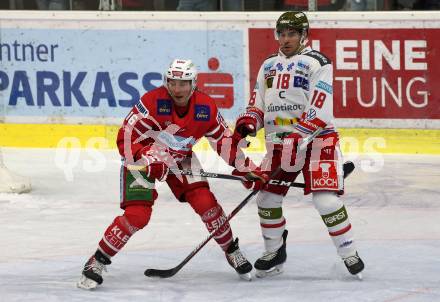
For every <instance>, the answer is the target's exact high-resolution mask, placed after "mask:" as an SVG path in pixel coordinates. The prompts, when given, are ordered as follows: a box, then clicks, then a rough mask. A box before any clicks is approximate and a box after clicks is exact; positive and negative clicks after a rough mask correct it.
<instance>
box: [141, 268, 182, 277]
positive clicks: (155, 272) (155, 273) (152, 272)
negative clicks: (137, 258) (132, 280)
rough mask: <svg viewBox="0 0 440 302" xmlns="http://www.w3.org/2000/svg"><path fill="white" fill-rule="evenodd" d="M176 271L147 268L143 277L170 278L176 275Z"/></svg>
mask: <svg viewBox="0 0 440 302" xmlns="http://www.w3.org/2000/svg"><path fill="white" fill-rule="evenodd" d="M177 271H178V270H176V269H174V268H171V269H155V268H149V269H147V270H145V272H144V275H145V276H147V277H151V278H170V277H172V276H174V275H175V274H176V273H177Z"/></svg>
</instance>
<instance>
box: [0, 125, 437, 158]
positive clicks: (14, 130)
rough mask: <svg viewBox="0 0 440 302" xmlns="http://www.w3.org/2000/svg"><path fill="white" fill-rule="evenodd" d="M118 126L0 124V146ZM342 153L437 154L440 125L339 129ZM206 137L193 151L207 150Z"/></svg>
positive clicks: (255, 148) (74, 137) (112, 136)
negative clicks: (436, 126) (439, 126)
mask: <svg viewBox="0 0 440 302" xmlns="http://www.w3.org/2000/svg"><path fill="white" fill-rule="evenodd" d="M118 129H119V126H113V125H63V124H0V146H3V147H22V148H56V147H78V148H87V147H94V148H98V149H109V148H115V147H116V144H115V140H116V135H117V132H118ZM340 136H341V148H342V151H343V152H344V153H370V152H378V153H401V154H440V129H432V130H429V129H370V128H368V129H366V128H343V129H340ZM250 141H251V146H250V148H249V149H248V151H249V152H263V151H264V131H259V132H258V135H257V137H255V138H251V139H250ZM209 149H210V147H209V144H208V142H207V140H206V139H203V140H201V141H200V142H199V143H198V144H197V145H196V146H195V150H196V151H204V150H209Z"/></svg>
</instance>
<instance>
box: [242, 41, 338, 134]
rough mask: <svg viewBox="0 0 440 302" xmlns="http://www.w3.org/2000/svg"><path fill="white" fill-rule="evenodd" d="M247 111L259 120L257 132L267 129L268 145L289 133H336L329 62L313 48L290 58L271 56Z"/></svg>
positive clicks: (307, 48)
mask: <svg viewBox="0 0 440 302" xmlns="http://www.w3.org/2000/svg"><path fill="white" fill-rule="evenodd" d="M246 112H247V113H248V114H252V115H254V116H255V117H256V119H257V130H258V129H260V128H262V127H264V128H265V132H266V141H267V142H270V141H274V140H277V137H282V136H283V134H284V133H286V132H288V133H290V132H294V131H299V132H301V133H303V134H305V135H308V134H311V133H313V132H314V131H315V130H316V129H317V128H318V127H321V128H322V129H324V130H323V131H322V132H321V135H325V134H328V133H331V132H335V131H336V129H335V126H334V116H333V66H332V64H331V61H330V59H328V58H327V57H326V56H325V55H323V54H322V53H320V52H318V51H315V50H312V49H311V48H310V47H306V48H304V49H303V50H302V51H301V53H300V54H298V55H294V56H291V57H286V56H285V55H284V54H283V53H282V52H279V53H278V54H275V55H273V56H270V57H269V58H267V59H266V60H265V61H264V63H263V64H262V66H261V67H260V70H259V72H258V77H257V81H256V84H255V88H254V90H253V92H252V95H251V98H250V100H249V104H248V107H247V108H246ZM274 142H275V141H274Z"/></svg>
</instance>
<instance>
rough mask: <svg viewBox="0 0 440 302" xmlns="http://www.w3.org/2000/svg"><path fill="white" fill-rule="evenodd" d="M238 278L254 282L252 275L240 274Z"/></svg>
mask: <svg viewBox="0 0 440 302" xmlns="http://www.w3.org/2000/svg"><path fill="white" fill-rule="evenodd" d="M238 276H239V277H240V278H241V279H243V280H246V281H252V275H251V273H246V274H238Z"/></svg>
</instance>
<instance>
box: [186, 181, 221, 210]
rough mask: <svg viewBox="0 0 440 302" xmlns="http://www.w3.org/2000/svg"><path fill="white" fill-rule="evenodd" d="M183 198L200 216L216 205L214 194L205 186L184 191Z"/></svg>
mask: <svg viewBox="0 0 440 302" xmlns="http://www.w3.org/2000/svg"><path fill="white" fill-rule="evenodd" d="M185 200H186V201H187V202H188V203H189V204H190V205H191V207H192V208H193V209H194V211H195V212H196V213H197V214H199V215H200V216H202V215H203V214H204V213H206V211H208V210H210V209H212V208H214V207H216V206H217V205H218V202H217V199H216V198H215V196H214V194H212V192H211V191H210V190H209V188H207V187H199V188H195V189H194V190H191V191H188V192H186V194H185Z"/></svg>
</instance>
